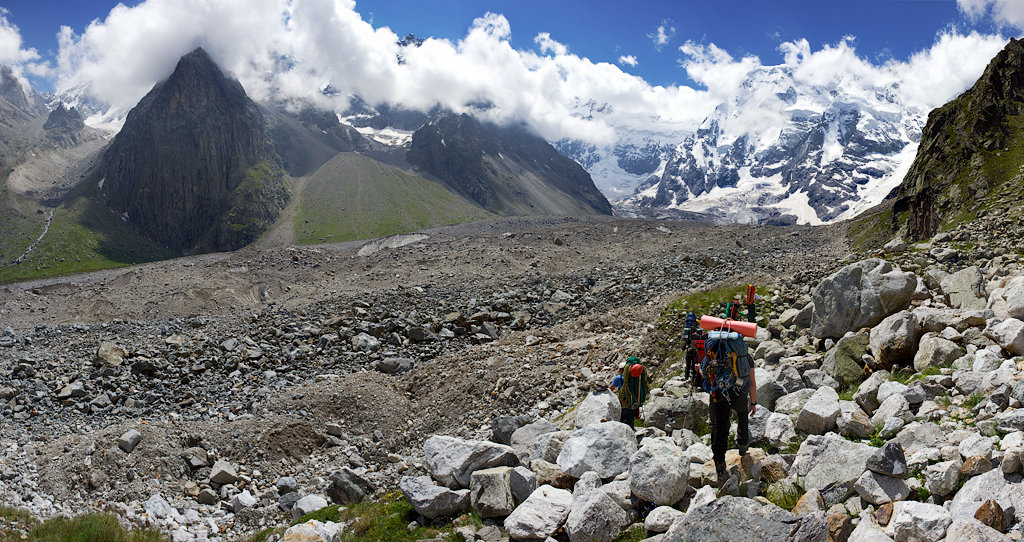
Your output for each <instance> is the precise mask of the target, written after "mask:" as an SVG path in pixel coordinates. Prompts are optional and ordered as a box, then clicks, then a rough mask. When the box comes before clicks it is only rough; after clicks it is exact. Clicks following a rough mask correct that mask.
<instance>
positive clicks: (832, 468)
mask: <svg viewBox="0 0 1024 542" xmlns="http://www.w3.org/2000/svg"><path fill="white" fill-rule="evenodd" d="M874 452H875V448H872V447H871V446H868V445H867V444H860V443H856V442H850V441H848V440H846V439H844V438H842V437H840V436H839V435H835V434H832V433H829V434H827V435H824V436H821V435H811V436H809V437H807V440H805V441H804V442H803V444H801V445H800V449H799V451H798V452H797V455H796V459H795V460H794V461H793V468H792V470H793V472H796V474H797V476H798V477H799V478H800V479H801V480H802V481H803V484H804V487H805V488H806V489H811V488H814V489H823V488H825V487H826V486H829V485H830V484H849V485H851V486H852V484H853V483H854V482H856V481H857V479H858V478H860V475H861V474H862V473H863V472H864V470H865V468H866V467H865V465H866V464H867V461H868V458H870V457H871V455H872V454H874Z"/></svg>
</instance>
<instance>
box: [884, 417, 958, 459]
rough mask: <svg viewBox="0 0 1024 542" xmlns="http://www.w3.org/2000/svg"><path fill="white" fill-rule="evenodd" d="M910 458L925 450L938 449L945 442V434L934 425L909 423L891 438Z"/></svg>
mask: <svg viewBox="0 0 1024 542" xmlns="http://www.w3.org/2000/svg"><path fill="white" fill-rule="evenodd" d="M893 440H894V441H896V442H898V443H899V445H900V446H902V447H903V453H904V454H906V455H907V457H910V456H912V455H914V454H915V453H917V452H918V451H920V450H923V449H925V448H939V447H941V446H944V445H945V444H944V443H945V442H946V433H944V432H943V431H942V428H941V427H939V426H938V425H936V424H934V423H910V424H907V425H906V426H905V427H904V428H903V429H901V430H900V432H899V434H898V435H896V436H895V437H894V438H893Z"/></svg>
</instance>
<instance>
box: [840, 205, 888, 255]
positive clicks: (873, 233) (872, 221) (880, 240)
mask: <svg viewBox="0 0 1024 542" xmlns="http://www.w3.org/2000/svg"><path fill="white" fill-rule="evenodd" d="M892 224H893V220H892V209H891V208H890V209H886V210H884V211H881V212H879V213H875V214H872V215H867V216H864V217H861V218H856V219H854V220H853V222H852V223H851V225H850V228H849V229H848V230H847V232H848V233H847V236H848V237H849V238H850V246H852V247H853V248H854V249H856V250H871V249H876V248H881V247H882V246H884V245H885V244H886V243H888V242H889V241H891V240H892V236H893V227H892Z"/></svg>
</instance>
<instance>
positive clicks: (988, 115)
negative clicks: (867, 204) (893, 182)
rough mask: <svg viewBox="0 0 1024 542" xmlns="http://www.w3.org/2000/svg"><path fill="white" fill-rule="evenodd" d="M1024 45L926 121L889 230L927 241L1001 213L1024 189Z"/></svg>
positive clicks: (999, 58) (1014, 46) (1011, 47)
mask: <svg viewBox="0 0 1024 542" xmlns="http://www.w3.org/2000/svg"><path fill="white" fill-rule="evenodd" d="M1021 115H1024V41H1021V40H1017V39H1011V40H1010V42H1009V43H1007V44H1006V47H1004V48H1003V50H1002V51H1000V52H999V53H998V54H997V55H996V56H995V57H994V58H993V59H992V60H991V61H990V62H989V64H988V66H987V67H986V68H985V72H984V73H983V74H982V75H981V77H980V78H979V79H978V81H977V82H976V83H975V84H974V86H972V87H971V88H970V89H968V90H967V91H966V92H964V93H963V94H961V95H960V96H958V97H957V98H955V99H954V100H953V101H951V102H949V103H947V104H946V105H944V106H942V107H940V108H938V109H935V110H934V111H932V112H931V113H930V114H929V115H928V123H927V124H926V125H925V128H924V130H923V132H922V134H921V144H920V147H919V148H918V151H917V157H916V158H915V159H914V163H913V164H912V165H911V167H910V170H909V171H908V172H907V175H906V177H904V178H903V183H902V184H901V185H900V186H899V188H898V189H897V191H896V202H895V204H894V213H893V218H892V222H893V226H894V227H895V228H896V229H898V230H901V231H905V232H906V233H907V234H908V235H910V236H911V237H913V238H915V239H924V238H927V237H931V236H932V235H934V234H935V233H936V232H937V231H939V230H940V229H944V228H947V227H952V226H955V225H956V223H959V222H964V221H969V220H972V219H974V218H977V217H980V216H983V215H984V214H985V213H988V212H991V210H992V209H1000V210H1005V207H1006V205H1005V204H1006V203H1007V202H1009V201H1010V199H1014V198H1017V197H1019V190H1021V189H1022V188H1024V179H1022V176H1021V175H1020V169H1019V166H1020V163H1021V162H1022V161H1024V121H1022V120H1021Z"/></svg>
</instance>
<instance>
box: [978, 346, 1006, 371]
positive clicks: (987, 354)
mask: <svg viewBox="0 0 1024 542" xmlns="http://www.w3.org/2000/svg"><path fill="white" fill-rule="evenodd" d="M1002 364H1003V358H1001V357H999V354H997V353H995V352H993V351H991V350H989V349H988V348H982V349H981V350H978V351H977V352H975V353H974V362H973V363H971V370H972V371H974V372H976V373H988V372H991V371H995V370H996V369H998V368H999V366H1000V365H1002Z"/></svg>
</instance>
